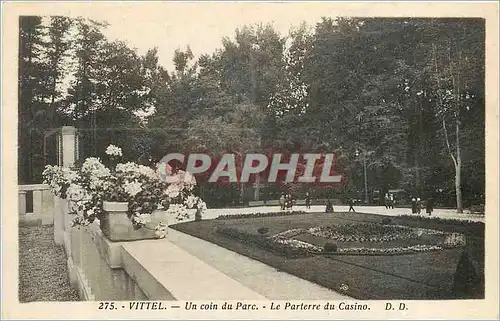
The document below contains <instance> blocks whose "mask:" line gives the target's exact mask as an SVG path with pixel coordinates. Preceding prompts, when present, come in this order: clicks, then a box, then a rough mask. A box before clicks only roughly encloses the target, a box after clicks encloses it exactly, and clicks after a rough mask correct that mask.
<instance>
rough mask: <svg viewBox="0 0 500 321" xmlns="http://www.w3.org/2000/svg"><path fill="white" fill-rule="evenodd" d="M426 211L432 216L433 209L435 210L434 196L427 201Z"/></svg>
mask: <svg viewBox="0 0 500 321" xmlns="http://www.w3.org/2000/svg"><path fill="white" fill-rule="evenodd" d="M425 211H426V212H427V214H428V215H429V216H431V214H432V211H434V199H433V198H432V197H431V198H429V199H428V200H427V202H426V203H425Z"/></svg>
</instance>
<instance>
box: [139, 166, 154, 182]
mask: <svg viewBox="0 0 500 321" xmlns="http://www.w3.org/2000/svg"><path fill="white" fill-rule="evenodd" d="M137 172H138V173H140V174H142V175H144V176H146V177H149V178H153V179H155V178H157V177H158V176H157V174H156V172H155V171H154V170H153V169H152V168H150V167H147V166H144V165H139V166H138V168H137Z"/></svg>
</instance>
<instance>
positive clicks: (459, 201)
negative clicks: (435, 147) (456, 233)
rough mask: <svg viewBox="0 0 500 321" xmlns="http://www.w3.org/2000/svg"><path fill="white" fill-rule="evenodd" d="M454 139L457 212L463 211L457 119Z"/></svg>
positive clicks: (458, 125)
mask: <svg viewBox="0 0 500 321" xmlns="http://www.w3.org/2000/svg"><path fill="white" fill-rule="evenodd" d="M455 130H456V136H457V137H456V140H457V161H456V165H455V192H456V195H457V213H463V205H462V173H461V170H462V155H461V154H460V137H459V135H458V134H459V133H460V123H459V121H458V120H457V121H456V123H455Z"/></svg>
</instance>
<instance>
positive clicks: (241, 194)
mask: <svg viewBox="0 0 500 321" xmlns="http://www.w3.org/2000/svg"><path fill="white" fill-rule="evenodd" d="M244 202H245V187H244V185H243V183H240V203H241V204H243V203H244Z"/></svg>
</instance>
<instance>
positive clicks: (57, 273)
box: [19, 226, 79, 302]
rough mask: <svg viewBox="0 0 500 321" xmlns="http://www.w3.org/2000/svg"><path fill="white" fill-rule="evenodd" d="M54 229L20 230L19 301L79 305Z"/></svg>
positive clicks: (45, 227)
mask: <svg viewBox="0 0 500 321" xmlns="http://www.w3.org/2000/svg"><path fill="white" fill-rule="evenodd" d="M53 233H54V230H53V226H26V227H19V301H20V302H33V301H78V300H79V298H78V293H77V292H76V290H74V289H73V288H71V287H70V285H69V279H68V270H67V265H66V254H65V253H64V249H63V248H62V247H60V246H57V245H56V244H55V243H54V234H53Z"/></svg>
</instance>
